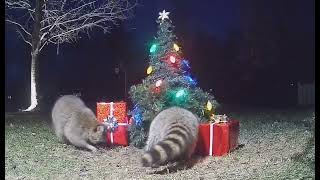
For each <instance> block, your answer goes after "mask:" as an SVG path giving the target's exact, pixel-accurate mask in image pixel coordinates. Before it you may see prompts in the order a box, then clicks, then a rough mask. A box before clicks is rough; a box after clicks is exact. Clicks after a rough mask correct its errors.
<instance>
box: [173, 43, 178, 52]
mask: <svg viewBox="0 0 320 180" xmlns="http://www.w3.org/2000/svg"><path fill="white" fill-rule="evenodd" d="M173 49H174V50H176V51H179V49H180V47H179V46H178V45H177V44H176V43H174V44H173Z"/></svg>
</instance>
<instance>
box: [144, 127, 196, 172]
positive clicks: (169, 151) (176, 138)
mask: <svg viewBox="0 0 320 180" xmlns="http://www.w3.org/2000/svg"><path fill="white" fill-rule="evenodd" d="M192 139H193V138H191V137H190V130H189V129H188V128H186V127H184V126H180V125H177V124H176V125H174V126H172V127H170V128H169V129H168V133H167V135H166V136H165V138H164V139H163V140H162V141H160V142H158V143H157V144H156V145H154V146H153V147H151V148H150V150H148V151H146V152H145V153H144V154H143V156H142V159H141V160H142V165H143V166H145V167H149V166H151V167H157V166H159V165H161V164H164V163H166V162H169V161H172V160H177V159H179V158H182V157H184V156H185V155H186V153H187V150H188V148H190V145H191V144H192V143H193V142H190V141H192Z"/></svg>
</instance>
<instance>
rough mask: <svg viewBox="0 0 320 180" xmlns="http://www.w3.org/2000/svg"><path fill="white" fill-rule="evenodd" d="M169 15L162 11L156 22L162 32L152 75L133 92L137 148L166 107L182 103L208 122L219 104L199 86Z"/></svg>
mask: <svg viewBox="0 0 320 180" xmlns="http://www.w3.org/2000/svg"><path fill="white" fill-rule="evenodd" d="M168 15H169V12H166V11H165V10H164V11H163V12H160V13H159V18H158V20H157V21H156V22H157V23H158V24H159V25H158V32H157V37H156V38H155V39H154V42H153V43H152V45H151V46H150V55H149V56H150V62H149V67H148V68H147V75H148V76H147V77H146V78H145V79H143V81H142V83H141V84H138V85H133V86H132V87H131V88H130V91H129V95H130V98H131V100H132V102H133V103H134V109H133V110H132V112H131V113H132V116H133V119H134V120H135V123H134V124H133V125H132V126H131V130H130V131H131V132H130V141H131V142H132V144H133V145H134V146H136V147H142V146H143V145H144V144H145V141H146V138H147V133H148V128H149V125H150V123H151V121H152V119H153V118H154V117H155V116H156V115H157V114H158V113H159V112H160V111H162V110H164V109H166V108H168V107H171V106H179V107H182V108H185V109H188V110H189V111H191V112H193V113H195V114H196V115H198V116H199V117H200V119H201V121H202V122H206V121H208V120H209V116H211V115H212V114H213V113H214V109H216V107H217V106H218V103H217V102H216V101H215V100H214V97H213V96H212V95H210V94H209V93H206V92H204V91H203V90H201V89H200V88H198V87H197V82H196V80H195V79H194V78H193V77H192V76H191V73H190V64H189V61H187V60H186V59H184V58H183V56H182V51H181V47H180V46H179V43H178V41H177V37H176V36H175V34H174V33H173V30H174V26H173V25H172V21H171V20H170V19H169V16H168Z"/></svg>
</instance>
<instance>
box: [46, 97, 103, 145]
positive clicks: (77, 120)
mask: <svg viewBox="0 0 320 180" xmlns="http://www.w3.org/2000/svg"><path fill="white" fill-rule="evenodd" d="M52 123H53V128H54V131H55V133H56V135H57V137H58V139H59V140H60V141H61V142H66V143H71V144H73V145H75V146H77V147H82V148H87V149H89V150H91V151H96V150H97V149H96V148H95V147H94V146H92V145H90V144H89V143H91V144H97V143H100V142H105V127H104V125H103V124H101V123H99V122H98V121H97V119H96V116H95V114H94V113H93V112H92V111H91V110H90V109H89V108H88V107H87V106H86V105H85V104H84V102H83V101H82V100H81V99H80V98H78V97H77V96H73V95H65V96H62V97H60V98H59V99H58V100H57V101H56V102H55V104H54V106H53V109H52Z"/></svg>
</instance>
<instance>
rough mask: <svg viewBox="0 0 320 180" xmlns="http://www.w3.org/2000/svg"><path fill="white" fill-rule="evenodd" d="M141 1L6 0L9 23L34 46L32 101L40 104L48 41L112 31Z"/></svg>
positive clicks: (32, 52)
mask: <svg viewBox="0 0 320 180" xmlns="http://www.w3.org/2000/svg"><path fill="white" fill-rule="evenodd" d="M136 5H137V2H136V1H134V2H130V0H5V10H6V17H5V20H6V22H7V23H9V24H12V25H14V26H15V30H16V31H17V33H18V35H19V36H20V37H21V38H22V39H23V41H24V42H25V43H26V44H28V45H29V46H30V47H31V105H30V106H29V107H28V108H27V109H26V110H24V111H31V110H33V109H34V108H35V107H37V104H38V99H37V84H36V82H37V78H38V65H37V64H38V60H39V59H38V57H39V53H40V52H41V50H42V49H43V48H44V47H45V46H46V45H48V44H50V43H52V44H56V45H57V53H58V50H59V44H61V43H65V42H67V43H72V42H74V41H75V40H77V39H78V38H79V37H80V34H81V33H87V35H89V32H90V31H91V30H92V29H93V28H100V29H102V30H103V32H104V33H107V32H109V30H110V28H111V27H112V26H113V25H117V23H118V22H119V21H122V20H125V19H128V17H129V16H130V12H132V11H131V10H132V9H133V8H134V7H135V6H136Z"/></svg>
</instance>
